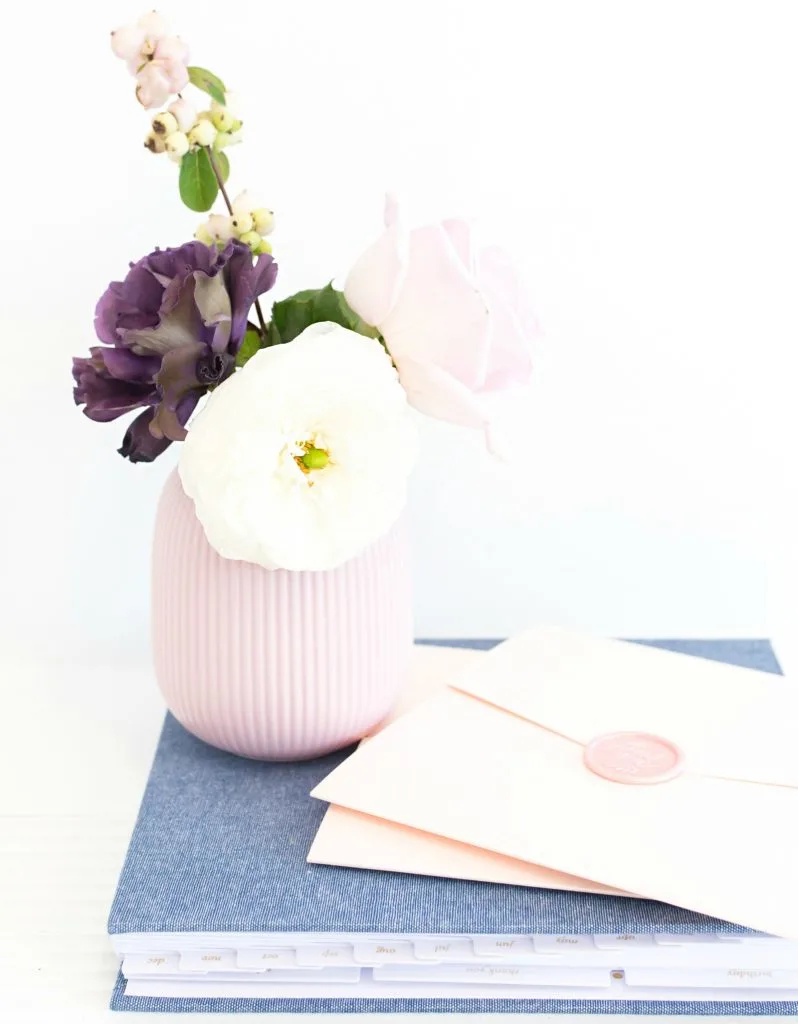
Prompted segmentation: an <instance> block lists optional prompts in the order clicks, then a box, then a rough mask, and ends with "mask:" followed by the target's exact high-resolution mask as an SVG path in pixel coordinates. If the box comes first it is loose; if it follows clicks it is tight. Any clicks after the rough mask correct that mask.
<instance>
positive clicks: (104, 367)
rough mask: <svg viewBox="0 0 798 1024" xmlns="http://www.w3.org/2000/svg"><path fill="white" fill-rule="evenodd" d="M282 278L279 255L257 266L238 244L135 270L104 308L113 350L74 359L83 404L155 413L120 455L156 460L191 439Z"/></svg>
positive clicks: (160, 258)
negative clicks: (260, 302)
mask: <svg viewBox="0 0 798 1024" xmlns="http://www.w3.org/2000/svg"><path fill="white" fill-rule="evenodd" d="M276 276H277V264H276V263H275V262H274V260H273V259H272V257H271V256H268V255H262V256H260V257H258V260H257V262H256V263H255V264H254V265H253V260H252V255H251V253H250V251H249V249H248V247H247V246H245V245H244V244H243V243H242V242H239V241H237V240H236V241H231V242H229V243H228V245H227V246H225V248H224V250H223V251H222V252H217V251H216V250H215V249H214V248H212V247H209V246H206V245H203V243H202V242H198V241H196V240H195V241H192V242H187V243H186V244H185V245H181V246H178V247H177V248H174V249H162V250H161V249H156V250H155V251H154V252H152V253H150V254H149V255H148V256H145V257H144V258H143V259H140V260H139V261H138V262H136V263H131V265H130V269H129V271H128V273H127V276H126V277H125V279H124V281H112V282H111V284H110V285H109V286H108V288H107V289H106V291H105V292H104V294H103V295H102V297H101V298H100V301H99V302H98V303H97V308H96V310H95V320H94V326H95V331H96V333H97V337H98V338H99V340H100V341H101V342H102V343H103V345H100V346H95V347H94V348H92V349H91V355H90V357H89V358H79V359H75V360H74V362H73V368H72V374H73V377H74V380H75V388H74V396H75V402H76V403H77V404H78V405H83V406H85V408H84V412H85V414H86V415H87V416H88V417H89V418H90V419H95V420H101V421H105V420H112V419H116V417H117V416H121V415H122V414H123V413H125V412H129V411H130V410H132V409H136V408H141V407H145V412H144V413H142V414H141V415H140V416H138V417H137V418H136V420H135V421H134V422H133V423H132V424H131V426H130V428H129V431H128V433H127V434H126V435H125V441H124V442H123V445H122V449H120V450H121V451H122V454H123V455H125V456H126V457H127V458H130V459H131V461H136V462H145V461H151V460H152V459H153V458H155V457H156V456H157V455H158V454H160V452H161V451H163V450H164V449H165V448H166V447H167V445H168V443H169V441H170V440H173V439H174V440H178V439H182V438H184V437H185V423H186V421H187V420H188V417H189V415H190V414H191V411H192V410H193V408H194V406H195V405H196V403H197V401H198V399H199V397H200V395H202V394H203V393H204V392H205V391H207V389H208V388H209V387H213V386H215V385H216V384H218V383H220V382H221V381H223V380H224V379H225V378H226V377H227V376H229V374H230V373H232V372H233V370H234V369H235V355H236V353H237V352H238V350H239V348H240V346H241V342H242V340H243V337H244V333H245V331H246V329H247V318H248V315H249V311H250V309H251V307H252V304H253V302H254V301H255V299H256V298H257V297H258V296H259V295H262V294H263V293H264V292H265V291H268V290H269V288H271V287H272V285H273V284H274V281H275V278H276ZM198 285H199V288H198ZM148 407H149V408H148ZM145 428H146V430H145ZM147 435H149V436H150V437H151V438H152V440H151V441H150V440H148V436H147Z"/></svg>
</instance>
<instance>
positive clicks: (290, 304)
mask: <svg viewBox="0 0 798 1024" xmlns="http://www.w3.org/2000/svg"><path fill="white" fill-rule="evenodd" d="M325 321H331V322H332V323H334V324H340V325H341V326H342V327H348V328H349V330H350V331H357V332H358V334H365V335H366V336H367V337H369V338H377V337H379V335H378V332H377V330H376V328H374V327H371V326H370V325H368V324H366V323H365V322H364V321H363V320H361V319H360V317H359V316H358V315H357V313H355V312H353V310H352V309H350V307H349V305H348V303H347V301H346V299H345V298H344V296H343V292H339V291H337V290H336V289H335V288H333V286H332V283H330V284H328V285H325V286H324V288H309V289H307V290H306V291H302V292H297V294H296V295H292V296H291V297H290V298H288V299H283V300H282V302H275V304H274V305H273V306H272V320H271V323H270V324H269V326H268V328H267V333H266V344H267V345H279V344H284V343H285V342H287V341H293V340H294V338H297V337H298V336H299V335H300V334H301V333H302V332H303V331H304V330H305V328H306V327H309V326H310V325H311V324H319V323H323V322H325Z"/></svg>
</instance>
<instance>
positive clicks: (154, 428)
mask: <svg viewBox="0 0 798 1024" xmlns="http://www.w3.org/2000/svg"><path fill="white" fill-rule="evenodd" d="M234 369H235V356H232V355H230V354H229V353H227V352H221V353H217V352H209V351H208V347H207V346H206V345H204V344H202V343H200V342H198V343H196V344H194V345H185V346H183V348H179V349H173V350H172V351H171V352H167V353H166V355H165V356H164V358H163V362H162V363H161V370H160V373H159V374H158V376H157V378H156V383H157V384H158V387H159V389H160V395H161V400H160V402H159V403H158V408H157V409H156V410H155V415H154V417H153V420H152V423H151V424H150V430H151V432H152V433H153V434H154V435H155V437H168V438H169V439H170V440H172V441H185V439H186V430H185V421H183V422H182V423H181V422H180V418H179V416H178V410H179V408H180V403H181V402H182V401H183V399H184V398H185V396H186V395H187V394H188V393H189V392H192V391H196V392H197V394H202V393H204V392H205V391H207V389H208V388H209V387H215V386H216V385H217V384H221V382H222V381H223V380H225V379H226V378H227V377H228V376H229V375H230V374H231V373H232V372H233V370H234Z"/></svg>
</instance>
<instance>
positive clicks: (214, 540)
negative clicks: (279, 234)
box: [180, 323, 417, 570]
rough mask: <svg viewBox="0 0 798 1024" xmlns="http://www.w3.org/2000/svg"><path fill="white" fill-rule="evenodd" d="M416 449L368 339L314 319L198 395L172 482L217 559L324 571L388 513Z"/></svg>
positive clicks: (409, 423)
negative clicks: (201, 404) (190, 502)
mask: <svg viewBox="0 0 798 1024" xmlns="http://www.w3.org/2000/svg"><path fill="white" fill-rule="evenodd" d="M416 447H417V439H416V427H415V422H414V419H413V414H412V412H411V410H410V407H409V405H408V402H407V398H406V396H405V392H404V390H403V388H402V386H401V385H400V384H399V380H398V377H397V374H396V371H395V370H394V368H393V366H392V364H391V360H390V357H389V356H388V355H387V354H386V352H385V350H384V349H383V348H382V346H381V345H380V344H379V342H377V341H375V340H374V339H372V338H366V337H363V336H362V335H360V334H356V333H355V332H354V331H349V330H347V329H346V328H344V327H339V326H338V325H337V324H332V323H322V324H313V325H312V326H311V327H308V328H307V330H305V331H304V332H303V333H302V334H301V335H300V336H299V337H298V338H296V339H295V340H294V341H292V342H289V343H288V344H285V345H276V346H274V347H272V348H267V349H263V350H261V351H260V352H258V353H257V354H256V355H255V356H253V357H252V359H250V360H249V362H248V363H247V364H246V366H244V368H243V369H242V370H239V371H237V372H236V373H235V374H233V376H232V377H230V378H229V379H228V380H227V381H225V383H224V384H222V385H220V386H219V387H218V388H217V389H216V390H215V391H214V392H213V393H212V394H211V395H210V396H209V398H208V401H207V404H206V406H205V408H204V409H203V410H202V411H201V412H200V413H199V414H198V415H197V417H196V419H195V420H194V421H193V422H192V424H191V429H190V430H189V433H188V438H187V439H186V441H185V443H184V444H183V445H182V448H181V454H180V479H181V480H182V482H183V488H184V490H185V492H186V494H188V495H189V497H191V498H193V499H194V505H195V508H196V512H197V517H198V518H199V520H200V522H201V523H202V525H203V527H204V529H205V535H206V537H207V538H208V542H209V543H210V544H211V545H212V547H214V548H215V549H216V550H217V551H218V552H219V554H220V555H222V556H223V557H224V558H234V559H241V560H243V561H248V562H255V563H257V564H259V565H262V566H265V567H266V568H268V569H276V568H282V569H293V570H300V569H331V568H334V567H335V566H336V565H340V563H341V562H345V561H346V560H347V559H349V558H352V557H353V556H355V555H357V554H358V553H359V552H360V551H362V550H363V549H364V548H365V547H367V546H368V545H369V544H371V543H372V542H373V541H376V540H377V539H378V538H379V537H380V536H381V535H382V534H384V533H385V532H386V531H387V530H388V529H389V528H390V527H391V526H392V525H393V523H394V522H395V521H396V519H397V518H398V516H399V514H400V512H401V511H402V508H403V507H404V504H405V499H406V484H407V477H408V474H409V472H410V470H411V468H412V465H413V462H414V459H415V455H416Z"/></svg>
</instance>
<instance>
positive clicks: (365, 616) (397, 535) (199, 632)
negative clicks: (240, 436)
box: [152, 472, 413, 761]
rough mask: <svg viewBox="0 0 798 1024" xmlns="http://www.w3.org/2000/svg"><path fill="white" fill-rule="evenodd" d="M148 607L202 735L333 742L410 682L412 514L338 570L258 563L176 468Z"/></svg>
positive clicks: (296, 754)
mask: <svg viewBox="0 0 798 1024" xmlns="http://www.w3.org/2000/svg"><path fill="white" fill-rule="evenodd" d="M152 617H153V618H152V631H153V654H154V661H155V671H156V676H157V679H158V684H159V686H160V688H161V691H162V692H163V695H164V697H165V698H166V703H167V705H168V707H169V709H170V711H171V712H172V713H173V714H174V715H175V717H176V718H177V719H178V720H179V721H180V722H181V723H182V724H183V725H184V726H185V728H186V729H188V730H189V731H190V732H192V733H193V734H194V735H195V736H198V737H199V738H200V739H202V740H205V741H206V742H207V743H210V744H212V745H213V746H215V747H219V748H221V749H222V750H227V751H230V752H232V753H234V754H239V755H241V756H243V757H251V758H258V759H261V760H267V761H288V760H305V759H308V758H312V757H317V756H320V755H322V754H325V753H329V752H330V751H332V750H336V749H339V748H341V747H344V746H347V745H348V744H350V743H352V742H354V741H355V740H357V739H359V738H361V737H362V736H364V735H365V734H366V733H367V732H369V731H370V730H371V729H372V727H373V726H375V725H376V724H377V723H378V722H380V721H381V720H382V719H383V718H384V717H385V716H386V715H387V713H388V712H389V711H390V710H391V708H392V706H393V705H394V703H395V702H396V700H397V698H398V696H399V694H400V693H401V691H402V689H403V687H404V686H405V685H406V682H407V677H408V672H409V664H410V655H411V650H412V632H413V631H412V601H411V585H410V552H409V539H408V533H407V527H406V522H405V520H404V518H403V519H401V520H400V521H399V522H397V523H396V524H395V526H394V527H393V528H392V529H391V530H390V531H389V532H388V533H387V534H385V535H384V536H383V537H382V538H381V539H380V540H378V541H377V542H376V543H375V544H373V545H372V546H371V547H369V548H367V549H366V550H365V551H363V552H362V553H361V554H360V555H358V556H357V557H355V558H353V559H351V560H350V561H348V562H345V563H344V564H343V565H341V566H339V567H338V568H336V569H332V570H329V571H322V572H288V571H286V570H282V569H275V570H269V569H264V568H262V567H261V566H258V565H253V564H251V563H249V562H240V561H233V560H230V559H226V558H222V557H221V556H220V555H218V554H217V553H216V551H214V550H213V548H212V547H211V546H210V545H209V544H208V542H207V540H206V539H205V533H204V531H203V529H202V525H201V524H200V522H199V520H198V519H197V517H196V515H195V513H194V504H193V502H192V501H191V499H189V498H188V497H187V496H186V495H185V493H184V492H183V488H182V486H181V483H180V478H179V476H178V474H177V472H174V473H172V475H171V476H170V477H169V479H168V480H167V482H166V485H165V488H164V491H163V494H162V496H161V499H160V502H159V505H158V512H157V517H156V523H155V538H154V545H153V566H152Z"/></svg>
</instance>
